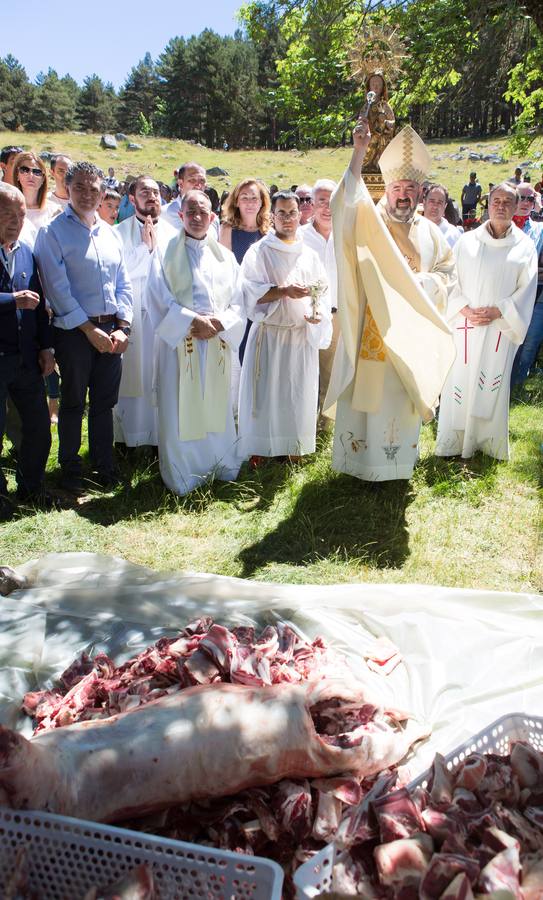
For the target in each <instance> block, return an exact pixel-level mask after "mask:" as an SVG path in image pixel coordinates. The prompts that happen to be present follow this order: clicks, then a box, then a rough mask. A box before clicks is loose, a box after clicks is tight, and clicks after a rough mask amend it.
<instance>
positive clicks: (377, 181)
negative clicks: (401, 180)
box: [362, 172, 385, 203]
mask: <svg viewBox="0 0 543 900" xmlns="http://www.w3.org/2000/svg"><path fill="white" fill-rule="evenodd" d="M362 178H363V179H364V184H365V185H366V187H367V189H368V191H369V192H370V197H371V199H372V200H373V202H374V203H379V200H380V199H381V197H383V196H384V193H385V182H384V180H383V176H382V175H381V173H377V172H376V173H375V174H374V173H373V172H362Z"/></svg>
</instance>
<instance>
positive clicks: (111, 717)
mask: <svg viewBox="0 0 543 900" xmlns="http://www.w3.org/2000/svg"><path fill="white" fill-rule="evenodd" d="M378 650H379V652H377V653H376V654H375V658H374V663H375V664H376V666H381V665H385V666H387V668H390V662H389V660H390V658H391V657H392V656H393V655H394V654H396V655H397V653H396V651H395V648H392V649H391V647H390V646H387V647H386V648H383V647H380V648H378ZM24 708H25V710H26V711H27V713H28V714H30V715H32V716H34V717H35V719H36V721H37V727H36V733H35V736H34V737H33V738H32V739H31V741H26V740H25V739H24V738H22V737H21V736H20V735H16V734H14V733H13V732H10V731H8V729H0V802H1V800H2V791H3V792H4V795H5V801H4V802H9V803H10V804H11V805H12V806H14V807H20V806H22V807H25V806H26V807H27V808H34V809H47V810H49V811H51V812H61V813H64V814H67V815H75V816H79V817H81V818H92V819H95V820H102V821H112V822H118V823H119V822H125V823H126V822H127V821H129V824H130V826H131V827H139V828H143V829H145V830H148V831H151V832H153V833H159V834H164V835H167V836H171V837H176V838H180V839H186V840H192V841H196V842H201V843H205V844H211V845H214V846H219V847H221V848H226V849H231V850H237V851H240V852H246V853H256V854H262V855H265V856H268V857H270V858H275V859H277V860H278V861H279V862H281V863H282V864H283V865H284V868H285V870H286V872H287V875H288V874H290V873H292V872H293V871H294V870H295V868H296V867H297V866H298V865H299V864H300V863H301V862H303V861H305V860H306V859H307V858H309V856H311V855H312V853H313V852H314V851H315V850H317V849H319V848H320V847H322V846H323V845H324V844H325V843H326V842H327V841H329V840H330V839H332V838H333V837H334V835H335V833H336V831H337V829H338V827H341V822H342V820H343V819H344V818H345V816H346V815H348V814H349V811H350V810H352V809H353V808H357V807H358V805H359V804H360V803H361V801H362V800H363V799H364V798H366V800H368V798H369V797H371V796H377V795H379V793H380V792H382V791H383V790H386V789H389V788H390V787H391V786H392V785H393V784H394V782H395V777H396V776H395V774H394V772H393V769H394V767H395V766H396V764H397V763H398V762H399V761H400V760H401V759H402V758H403V757H404V756H405V755H406V753H407V752H408V750H409V749H410V746H411V745H412V743H413V742H414V741H416V740H418V739H420V738H421V737H424V736H426V734H427V730H426V729H425V728H422V727H421V726H420V725H418V724H417V723H414V722H412V721H411V722H409V721H407V719H408V716H407V714H402V713H399V712H398V711H395V710H385V709H383V708H382V707H380V706H379V705H377V704H376V703H375V702H374V701H373V699H372V698H371V695H370V693H369V691H368V689H367V687H366V686H365V685H363V684H361V683H360V682H356V681H355V680H354V679H353V676H352V674H351V673H350V671H349V669H348V667H347V664H346V662H345V661H344V660H343V659H342V658H341V657H338V656H337V655H336V654H334V653H333V652H332V651H331V650H330V649H329V648H327V646H326V645H325V643H324V641H323V640H322V639H320V638H317V639H316V640H315V641H313V642H311V643H310V642H308V641H306V640H304V639H303V638H301V637H300V636H299V635H298V634H297V633H296V632H295V631H294V630H293V629H292V628H290V627H289V626H288V625H285V624H278V625H276V626H274V627H272V626H269V627H267V628H266V629H264V631H263V632H262V633H261V634H260V635H256V634H255V631H254V629H253V628H249V627H239V628H234V629H233V630H232V631H229V630H227V629H226V628H224V627H222V626H220V625H217V624H214V623H213V622H212V621H211V620H210V619H207V618H204V619H200V620H198V621H197V622H195V623H192V624H191V625H189V626H188V627H187V628H185V629H184V630H183V631H182V632H181V633H180V635H179V636H177V637H175V638H165V639H161V640H159V641H158V642H157V643H156V644H155V645H154V646H152V647H150V648H148V649H147V650H146V651H144V652H143V653H141V654H140V655H139V656H137V657H136V658H135V659H132V660H129V661H128V662H126V663H124V664H123V665H121V666H119V667H116V666H115V665H114V663H113V662H112V661H111V660H110V659H109V658H108V657H106V656H105V655H103V654H98V655H97V656H96V657H95V659H94V660H91V659H89V658H88V657H85V656H83V657H82V658H81V659H79V660H77V661H76V662H75V663H74V664H73V665H72V666H70V668H69V669H68V670H67V671H66V672H64V674H63V675H62V677H61V680H60V686H59V688H58V690H55V691H43V692H39V693H31V694H27V696H26V697H25V701H24ZM179 723H185V724H186V723H189V725H190V729H185V728H182V727H180V725H179ZM60 726H64V727H60ZM184 731H187V734H184V733H183V732H184ZM188 732H190V733H188ZM164 735H167V742H168V745H167V746H166V745H165V742H164ZM159 738H160V741H159ZM172 745H173V746H172ZM172 751H173V752H172ZM168 754H170V755H169V756H168ZM383 773H384V775H383ZM145 816H146V817H147V818H143V817H145ZM133 818H137V819H138V821H137V822H135V821H132V819H133Z"/></svg>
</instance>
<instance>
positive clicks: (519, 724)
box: [408, 713, 543, 788]
mask: <svg viewBox="0 0 543 900" xmlns="http://www.w3.org/2000/svg"><path fill="white" fill-rule="evenodd" d="M514 741H526V742H527V743H528V744H530V746H532V747H534V748H535V749H536V750H539V751H540V753H543V718H541V717H539V716H529V715H527V714H526V713H508V714H507V715H505V716H501V718H499V719H496V721H495V722H492V723H491V724H490V725H487V727H486V728H483V730H482V731H479V732H478V733H477V734H474V735H473V737H470V738H468V740H467V741H465V742H464V743H463V744H461V745H460V746H459V747H456V748H455V749H454V750H451V752H450V753H447V754H446V755H445V760H446V762H447V768H448V769H449V770H451V769H454V768H455V767H456V766H457V765H458V764H459V763H461V762H462V761H463V760H464V759H466V757H467V756H471V754H472V753H497V754H498V755H499V756H507V754H508V753H509V752H510V751H511V744H512V743H513V742H514ZM430 772H431V770H430V769H427V770H426V772H423V773H422V775H419V776H418V778H414V779H413V781H411V782H410V783H409V785H408V787H409V788H413V787H419V786H421V787H426V786H427V784H428V779H429V777H430Z"/></svg>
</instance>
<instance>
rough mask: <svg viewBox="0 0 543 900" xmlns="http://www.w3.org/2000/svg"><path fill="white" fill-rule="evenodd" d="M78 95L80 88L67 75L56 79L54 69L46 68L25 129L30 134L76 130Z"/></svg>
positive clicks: (39, 77)
mask: <svg viewBox="0 0 543 900" xmlns="http://www.w3.org/2000/svg"><path fill="white" fill-rule="evenodd" d="M74 85H75V90H74V87H73V86H74ZM78 93H79V89H78V88H77V85H76V83H75V82H74V81H73V79H72V78H70V76H69V75H67V76H65V77H64V78H59V77H58V75H57V73H56V72H55V70H54V69H49V71H48V73H47V75H44V74H43V73H42V72H40V74H39V75H38V77H37V78H36V88H35V91H34V97H33V101H32V104H31V106H30V109H29V111H28V114H27V117H26V121H25V126H26V128H28V129H29V130H30V131H68V130H69V129H72V128H75V125H76V104H77V95H78Z"/></svg>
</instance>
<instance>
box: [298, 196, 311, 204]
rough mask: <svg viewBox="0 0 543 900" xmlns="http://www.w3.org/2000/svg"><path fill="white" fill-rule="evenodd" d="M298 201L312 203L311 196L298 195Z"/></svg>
mask: <svg viewBox="0 0 543 900" xmlns="http://www.w3.org/2000/svg"><path fill="white" fill-rule="evenodd" d="M299 199H300V203H313V200H312V199H311V197H300V198H299Z"/></svg>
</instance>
